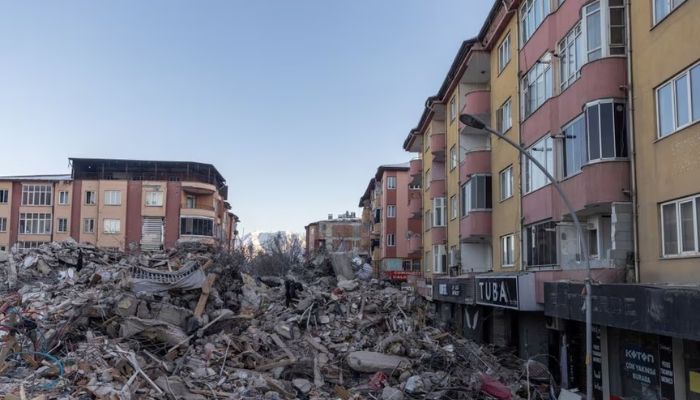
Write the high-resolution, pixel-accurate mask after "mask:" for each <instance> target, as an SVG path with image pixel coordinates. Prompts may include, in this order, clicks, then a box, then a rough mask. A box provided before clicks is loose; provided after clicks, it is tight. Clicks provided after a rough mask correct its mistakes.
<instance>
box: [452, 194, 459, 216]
mask: <svg viewBox="0 0 700 400" xmlns="http://www.w3.org/2000/svg"><path fill="white" fill-rule="evenodd" d="M458 216H459V206H458V205H457V195H454V196H452V197H450V219H455V218H457V217H458Z"/></svg>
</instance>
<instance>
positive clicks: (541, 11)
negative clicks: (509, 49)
mask: <svg viewBox="0 0 700 400" xmlns="http://www.w3.org/2000/svg"><path fill="white" fill-rule="evenodd" d="M547 14H549V0H525V1H524V2H523V5H522V7H520V28H521V29H520V37H521V43H523V44H524V43H525V42H527V41H528V40H529V39H530V37H532V35H533V34H534V33H535V31H536V30H537V28H538V27H539V26H540V24H542V21H543V20H544V18H545V17H546V16H547Z"/></svg>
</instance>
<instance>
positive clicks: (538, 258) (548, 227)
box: [524, 222, 557, 267]
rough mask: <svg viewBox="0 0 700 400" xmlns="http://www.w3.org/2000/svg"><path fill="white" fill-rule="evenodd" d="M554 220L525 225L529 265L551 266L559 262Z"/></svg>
mask: <svg viewBox="0 0 700 400" xmlns="http://www.w3.org/2000/svg"><path fill="white" fill-rule="evenodd" d="M556 231H557V230H556V225H555V223H554V222H545V223H540V224H534V225H530V226H527V227H525V235H524V247H525V253H526V260H527V265H528V266H529V267H551V266H554V265H556V264H557V247H556V246H557V233H556Z"/></svg>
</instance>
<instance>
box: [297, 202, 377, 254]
mask: <svg viewBox="0 0 700 400" xmlns="http://www.w3.org/2000/svg"><path fill="white" fill-rule="evenodd" d="M304 230H305V232H306V256H307V257H313V256H314V255H316V254H318V253H320V252H327V253H332V252H337V251H350V252H353V253H356V254H357V255H360V256H367V257H368V256H369V248H368V247H365V246H366V245H368V244H369V240H368V233H367V232H366V231H365V230H363V222H362V219H360V218H357V216H356V214H355V213H354V212H353V213H351V212H346V213H344V214H338V216H337V218H333V214H328V219H326V220H320V221H316V222H312V223H310V224H308V225H306V226H305V227H304Z"/></svg>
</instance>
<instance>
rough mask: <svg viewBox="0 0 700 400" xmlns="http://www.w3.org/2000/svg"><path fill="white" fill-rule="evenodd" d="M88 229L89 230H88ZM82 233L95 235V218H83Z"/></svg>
mask: <svg viewBox="0 0 700 400" xmlns="http://www.w3.org/2000/svg"><path fill="white" fill-rule="evenodd" d="M88 228H90V229H88ZM82 231H83V233H88V234H92V235H94V234H95V218H83V229H82Z"/></svg>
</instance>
